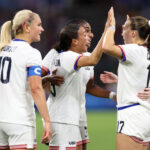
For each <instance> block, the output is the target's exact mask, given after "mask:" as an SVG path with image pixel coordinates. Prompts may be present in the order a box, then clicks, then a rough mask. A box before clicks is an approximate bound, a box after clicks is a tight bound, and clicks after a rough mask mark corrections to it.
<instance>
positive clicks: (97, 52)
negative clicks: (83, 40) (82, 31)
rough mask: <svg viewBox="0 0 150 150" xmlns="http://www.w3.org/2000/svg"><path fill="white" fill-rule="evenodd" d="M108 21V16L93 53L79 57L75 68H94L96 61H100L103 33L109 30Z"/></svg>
mask: <svg viewBox="0 0 150 150" xmlns="http://www.w3.org/2000/svg"><path fill="white" fill-rule="evenodd" d="M109 12H110V10H109ZM108 14H110V13H108ZM109 20H110V15H108V17H107V22H106V24H105V29H104V32H103V34H102V36H101V38H100V40H99V42H98V44H97V46H96V47H95V49H94V50H93V52H92V53H91V55H90V56H81V57H80V58H79V60H78V63H77V67H82V66H95V65H96V64H97V63H98V61H99V60H100V58H101V56H102V53H103V49H102V44H103V40H104V36H105V33H106V31H107V30H108V28H109Z"/></svg>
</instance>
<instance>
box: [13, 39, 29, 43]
mask: <svg viewBox="0 0 150 150" xmlns="http://www.w3.org/2000/svg"><path fill="white" fill-rule="evenodd" d="M13 41H24V42H26V41H25V40H21V39H13Z"/></svg>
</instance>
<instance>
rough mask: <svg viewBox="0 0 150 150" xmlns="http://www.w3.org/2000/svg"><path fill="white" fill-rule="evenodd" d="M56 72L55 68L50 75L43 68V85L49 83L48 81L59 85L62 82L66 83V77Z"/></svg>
mask: <svg viewBox="0 0 150 150" xmlns="http://www.w3.org/2000/svg"><path fill="white" fill-rule="evenodd" d="M56 72H57V69H56V70H54V71H53V72H52V75H51V76H50V75H48V73H47V72H46V71H45V70H44V69H42V77H43V78H42V85H43V87H45V84H47V82H48V83H49V84H50V83H51V84H54V85H57V86H60V85H61V84H63V83H64V77H62V76H57V75H56Z"/></svg>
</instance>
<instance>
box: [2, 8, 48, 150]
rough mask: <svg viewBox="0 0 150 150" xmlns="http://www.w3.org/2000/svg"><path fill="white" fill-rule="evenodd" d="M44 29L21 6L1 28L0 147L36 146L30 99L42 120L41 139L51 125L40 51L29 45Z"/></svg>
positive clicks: (37, 17)
mask: <svg viewBox="0 0 150 150" xmlns="http://www.w3.org/2000/svg"><path fill="white" fill-rule="evenodd" d="M43 31H44V29H43V28H42V22H41V19H40V17H39V15H38V14H36V13H34V12H32V11H30V10H21V11H19V12H17V13H16V15H15V16H14V18H13V19H12V20H11V21H7V22H6V23H4V24H3V26H2V28H1V33H0V34H1V35H0V36H1V37H0V50H1V51H0V77H1V78H0V95H1V98H0V110H1V113H0V149H3V150H8V149H13V150H19V149H22V150H27V149H30V150H31V149H35V148H36V129H35V110H34V102H35V104H36V106H37V108H38V110H39V111H40V113H41V115H42V117H43V119H44V121H45V125H44V131H43V136H42V141H41V142H42V143H46V142H48V141H49V140H50V137H51V125H50V118H49V113H48V109H47V106H46V99H45V94H44V91H43V88H42V84H41V62H42V60H41V54H40V52H39V51H38V50H36V49H35V48H33V47H31V45H30V44H31V43H33V42H39V41H40V35H41V33H42V32H43Z"/></svg>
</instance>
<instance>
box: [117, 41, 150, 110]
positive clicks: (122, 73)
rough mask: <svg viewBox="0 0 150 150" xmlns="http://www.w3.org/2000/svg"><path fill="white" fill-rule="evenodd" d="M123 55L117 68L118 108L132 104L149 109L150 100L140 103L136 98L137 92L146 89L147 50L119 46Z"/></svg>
mask: <svg viewBox="0 0 150 150" xmlns="http://www.w3.org/2000/svg"><path fill="white" fill-rule="evenodd" d="M120 47H121V49H122V53H123V61H122V62H120V63H119V68H118V75H119V76H118V87H117V103H118V107H121V106H126V105H130V104H134V103H140V104H141V105H143V106H145V107H147V108H149V109H150V99H149V100H146V101H142V100H141V99H139V98H138V97H137V93H138V92H139V91H143V90H144V88H145V87H146V83H147V78H148V69H147V67H148V66H149V65H150V60H148V59H147V55H148V51H147V48H145V47H143V46H139V45H137V44H127V45H121V46H120Z"/></svg>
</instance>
